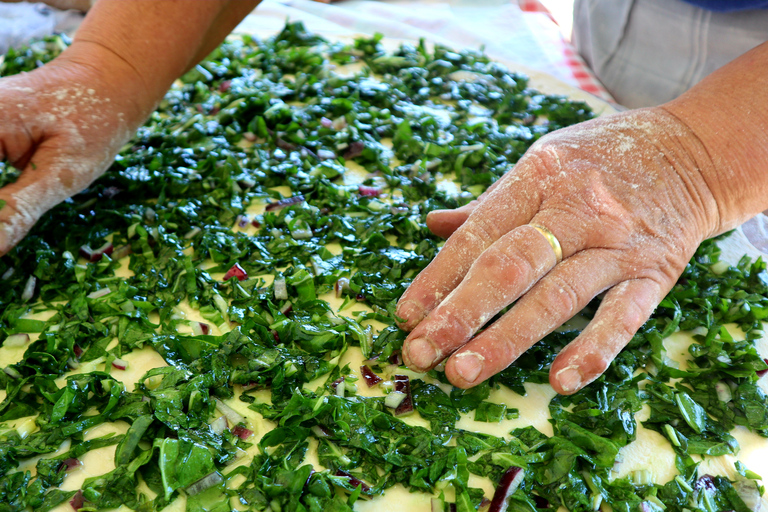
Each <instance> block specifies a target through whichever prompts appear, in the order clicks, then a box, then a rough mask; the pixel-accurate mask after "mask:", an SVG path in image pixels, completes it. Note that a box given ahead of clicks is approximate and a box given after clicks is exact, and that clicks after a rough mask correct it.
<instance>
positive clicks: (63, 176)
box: [0, 0, 259, 256]
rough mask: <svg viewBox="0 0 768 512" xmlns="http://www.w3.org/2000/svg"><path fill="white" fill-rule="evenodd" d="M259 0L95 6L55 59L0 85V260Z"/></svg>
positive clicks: (103, 1) (103, 2)
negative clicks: (10, 176)
mask: <svg viewBox="0 0 768 512" xmlns="http://www.w3.org/2000/svg"><path fill="white" fill-rule="evenodd" d="M258 3H259V2H258V0H210V1H207V2H200V1H199V0H175V1H173V2H125V1H123V0H99V2H98V3H96V4H95V5H94V6H93V8H92V9H90V11H89V13H88V16H86V18H85V20H84V22H83V24H82V25H81V26H80V28H79V29H78V31H77V34H76V36H75V40H74V43H73V44H72V46H70V47H69V48H68V49H67V50H65V51H64V52H63V53H62V54H61V55H60V56H59V57H57V58H56V59H54V60H53V61H52V62H50V63H48V64H46V65H45V66H43V67H41V68H39V69H37V70H35V71H33V72H31V73H27V74H21V75H17V76H13V77H8V78H3V79H0V161H2V160H6V161H8V162H10V163H11V164H13V165H14V166H16V167H17V168H19V169H22V172H21V176H20V177H19V179H18V180H17V181H16V183H14V184H12V185H8V186H6V187H3V188H2V189H0V206H2V209H0V256H2V255H3V254H5V253H6V252H8V251H9V250H10V249H11V248H12V247H13V246H14V245H15V244H16V243H18V242H19V240H21V239H22V238H23V237H24V235H25V234H26V233H27V232H28V231H29V230H30V229H31V228H32V226H33V225H34V224H35V222H36V221H37V220H38V219H39V218H40V216H42V215H43V214H44V213H45V212H46V211H48V210H49V209H50V208H52V207H53V206H55V205H56V204H58V203H59V202H61V201H63V200H64V199H66V198H68V197H70V196H71V195H73V194H76V193H78V192H80V191H81V190H83V189H84V188H85V187H87V186H88V185H89V184H90V183H91V182H93V180H95V179H96V178H97V177H98V176H99V175H101V174H102V173H103V172H104V171H105V170H106V168H107V167H108V166H109V165H110V163H111V162H112V159H113V158H114V156H115V154H116V153H117V151H118V150H119V149H120V147H121V146H122V145H123V144H124V143H125V142H127V141H128V139H129V138H130V136H131V135H132V134H133V133H134V131H135V130H136V128H138V126H139V125H140V124H141V123H142V122H143V121H144V120H145V119H146V118H147V116H149V114H150V112H152V110H153V109H154V107H155V106H156V104H157V102H158V101H160V99H162V97H163V95H164V94H165V92H166V91H167V90H168V88H169V87H170V85H171V83H173V81H174V80H175V79H176V78H177V77H179V76H180V75H181V74H183V73H184V72H185V71H186V70H188V69H190V68H191V67H192V66H194V65H195V64H196V63H197V62H199V61H200V60H202V59H203V58H204V57H205V56H206V55H208V54H209V53H210V52H211V51H212V50H213V49H214V48H215V47H216V46H217V45H218V44H219V43H220V42H221V41H222V40H223V39H224V37H225V36H226V35H227V34H229V32H230V31H231V30H232V29H233V28H234V27H235V26H236V25H237V24H238V23H239V22H240V20H242V19H243V18H244V17H245V16H246V15H247V14H248V13H249V12H251V11H252V10H253V8H254V7H256V5H257V4H258Z"/></svg>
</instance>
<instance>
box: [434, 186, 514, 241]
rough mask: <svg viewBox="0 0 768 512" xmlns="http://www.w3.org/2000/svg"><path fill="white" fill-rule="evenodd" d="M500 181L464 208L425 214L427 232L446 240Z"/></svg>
mask: <svg viewBox="0 0 768 512" xmlns="http://www.w3.org/2000/svg"><path fill="white" fill-rule="evenodd" d="M500 181H501V180H500V179H499V180H496V181H494V182H493V183H492V184H491V186H490V187H488V189H487V190H485V192H483V193H482V194H480V195H479V196H478V197H477V199H475V200H473V201H470V202H469V203H467V204H465V205H464V206H460V207H459V208H456V209H454V210H434V211H431V212H429V213H428V214H427V227H428V228H429V230H430V231H431V232H432V233H434V234H436V235H437V236H439V237H442V238H448V237H449V236H451V235H452V234H453V232H454V231H456V230H457V229H459V227H460V226H461V225H462V224H464V222H466V221H467V219H468V218H469V216H470V215H471V214H472V212H473V211H475V208H477V206H478V205H479V204H480V203H482V202H483V201H485V199H486V198H487V197H488V194H490V193H491V191H493V189H494V188H496V185H497V184H498V183H499V182H500Z"/></svg>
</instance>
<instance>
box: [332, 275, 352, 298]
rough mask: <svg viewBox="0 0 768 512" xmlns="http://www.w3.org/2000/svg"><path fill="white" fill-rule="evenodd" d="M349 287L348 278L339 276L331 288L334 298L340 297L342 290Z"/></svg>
mask: <svg viewBox="0 0 768 512" xmlns="http://www.w3.org/2000/svg"><path fill="white" fill-rule="evenodd" d="M348 289H349V279H347V278H346V277H340V278H339V280H338V281H336V284H335V285H333V290H334V292H336V298H337V299H340V298H341V294H342V293H343V292H344V290H348Z"/></svg>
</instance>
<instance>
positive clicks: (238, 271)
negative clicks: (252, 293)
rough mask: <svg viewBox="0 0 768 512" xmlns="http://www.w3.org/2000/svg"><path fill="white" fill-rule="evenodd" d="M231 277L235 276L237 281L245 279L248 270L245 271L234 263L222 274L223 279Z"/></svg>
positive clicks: (226, 279) (227, 279)
mask: <svg viewBox="0 0 768 512" xmlns="http://www.w3.org/2000/svg"><path fill="white" fill-rule="evenodd" d="M233 277H236V278H237V280H238V281H245V280H246V279H248V272H246V271H245V270H244V269H243V267H241V266H240V264H239V263H235V264H234V265H232V267H231V268H230V269H229V270H227V273H226V274H224V280H225V281H229V280H230V279H232V278H233Z"/></svg>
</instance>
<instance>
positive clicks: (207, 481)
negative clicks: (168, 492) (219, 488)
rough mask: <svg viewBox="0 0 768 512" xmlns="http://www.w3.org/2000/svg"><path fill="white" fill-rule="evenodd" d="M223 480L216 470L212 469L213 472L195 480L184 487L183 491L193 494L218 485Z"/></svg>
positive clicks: (189, 494)
mask: <svg viewBox="0 0 768 512" xmlns="http://www.w3.org/2000/svg"><path fill="white" fill-rule="evenodd" d="M223 481H224V478H223V477H222V476H221V475H220V474H219V473H218V472H217V471H214V472H213V473H211V474H209V475H206V476H204V477H203V478H201V479H200V480H198V481H197V482H195V483H193V484H192V485H190V486H189V487H187V488H186V489H184V491H185V492H186V493H187V495H188V496H194V495H195V494H200V493H201V492H203V491H207V490H208V489H210V488H211V487H214V486H216V485H219V484H220V483H222V482H223Z"/></svg>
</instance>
